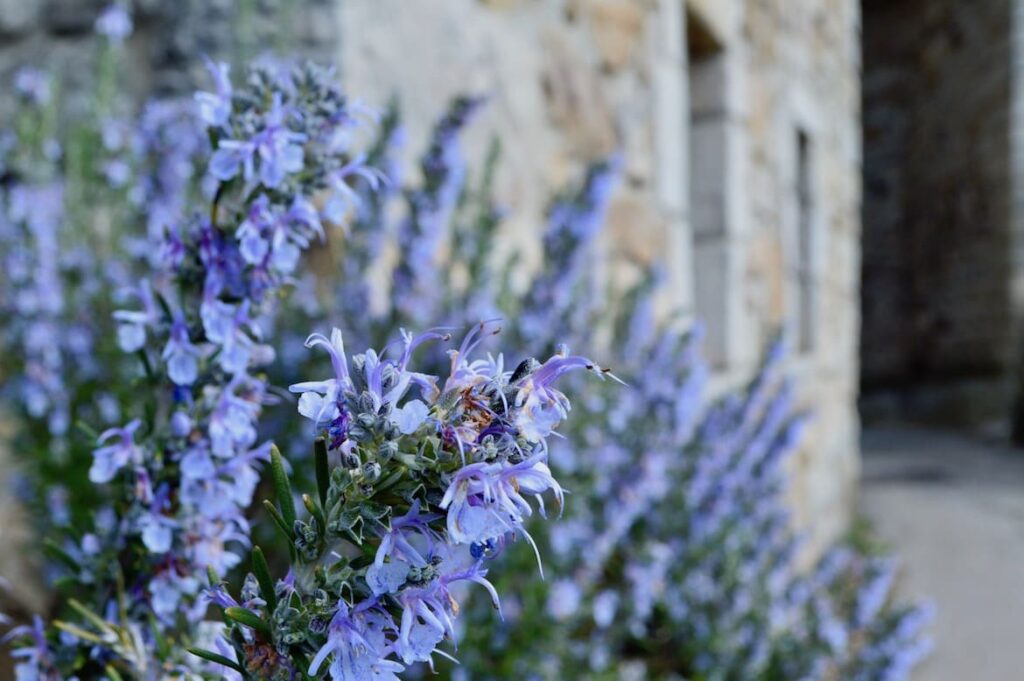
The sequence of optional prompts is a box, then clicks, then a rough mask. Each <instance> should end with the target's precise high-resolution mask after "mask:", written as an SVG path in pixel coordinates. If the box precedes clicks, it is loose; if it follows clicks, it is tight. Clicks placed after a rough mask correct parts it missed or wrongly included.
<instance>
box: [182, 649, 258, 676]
mask: <svg viewBox="0 0 1024 681" xmlns="http://www.w3.org/2000/svg"><path fill="white" fill-rule="evenodd" d="M188 652H190V653H192V654H193V655H195V656H196V657H201V658H203V659H204V660H209V661H210V662H213V663H215V664H219V665H223V666H225V667H227V668H228V669H234V670H235V671H236V672H238V673H239V674H242V673H244V672H245V670H244V669H242V665H240V664H238V663H237V662H235V661H234V660H229V659H228V658H226V657H224V656H223V655H218V654H217V653H215V652H213V651H211V650H203V649H202V648H188Z"/></svg>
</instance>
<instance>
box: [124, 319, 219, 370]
mask: <svg viewBox="0 0 1024 681" xmlns="http://www.w3.org/2000/svg"><path fill="white" fill-rule="evenodd" d="M144 340H145V339H143V341H144ZM123 347H124V346H123V344H122V348H123ZM140 347H141V344H140ZM200 354H201V353H200V351H199V348H197V347H196V346H195V345H193V344H192V341H191V339H190V338H189V332H188V326H187V325H186V324H185V320H184V319H182V318H181V316H180V315H179V316H178V317H177V318H175V320H174V322H172V324H171V333H170V338H169V339H168V340H167V345H165V346H164V351H163V359H164V361H165V362H167V375H168V377H170V379H171V380H172V381H173V382H174V383H175V384H176V385H192V384H193V383H195V381H196V378H197V377H198V376H199V357H200Z"/></svg>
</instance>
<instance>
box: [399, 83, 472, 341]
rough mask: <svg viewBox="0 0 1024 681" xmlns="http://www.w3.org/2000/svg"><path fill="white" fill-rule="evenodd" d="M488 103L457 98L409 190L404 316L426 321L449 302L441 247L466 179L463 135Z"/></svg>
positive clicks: (402, 241)
mask: <svg viewBox="0 0 1024 681" xmlns="http://www.w3.org/2000/svg"><path fill="white" fill-rule="evenodd" d="M483 103H484V99H483V98H481V97H466V96H462V97H456V98H455V99H454V100H453V101H452V103H451V105H450V106H449V109H448V112H447V113H446V114H445V115H444V116H443V117H442V118H441V120H440V121H438V123H437V125H436V126H435V127H434V133H433V136H432V137H431V141H430V146H429V148H428V150H427V152H426V153H425V154H424V155H423V158H422V159H421V161H420V169H421V171H422V174H423V178H422V186H421V187H419V188H418V189H415V190H411V191H409V192H407V193H406V200H407V201H408V204H409V214H408V216H407V217H406V219H405V220H404V221H403V223H402V225H401V228H400V231H399V245H400V248H401V251H400V253H401V256H400V259H399V263H398V265H397V266H396V267H395V270H394V272H393V274H392V290H391V301H392V305H393V306H394V307H395V312H396V315H397V317H398V318H400V319H404V320H408V321H410V322H411V323H415V324H423V323H424V322H427V321H428V320H430V319H432V315H433V314H436V313H437V312H438V310H439V303H440V302H442V301H443V296H442V291H441V288H440V287H441V282H440V280H439V277H438V272H439V268H438V260H437V259H438V251H439V247H440V244H441V242H442V240H443V239H444V238H445V236H446V230H447V229H448V228H449V227H450V224H451V220H452V215H453V212H454V210H455V208H456V204H457V203H458V200H459V197H460V195H461V193H462V189H463V186H464V184H465V174H466V169H465V160H464V158H463V156H462V152H461V149H460V144H459V135H460V133H461V132H462V130H463V129H464V128H465V127H466V126H467V125H468V124H469V123H470V121H471V120H472V119H473V117H474V116H475V115H476V113H477V112H478V111H479V110H480V108H481V106H482V105H483Z"/></svg>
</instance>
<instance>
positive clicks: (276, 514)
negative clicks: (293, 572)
mask: <svg viewBox="0 0 1024 681" xmlns="http://www.w3.org/2000/svg"><path fill="white" fill-rule="evenodd" d="M263 508H265V509H267V513H269V514H270V517H271V518H272V519H273V520H274V524H275V525H277V529H279V530H281V534H283V535H284V538H285V540H287V542H288V554H289V555H290V556H291V558H292V561H293V562H294V561H295V535H294V530H293V529H292V528H291V527H288V526H287V525H285V522H284V518H282V517H281V512H280V511H278V510H277V507H276V506H274V504H272V503H270V501H269V500H267V499H264V500H263Z"/></svg>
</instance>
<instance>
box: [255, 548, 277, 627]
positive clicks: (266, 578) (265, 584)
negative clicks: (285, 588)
mask: <svg viewBox="0 0 1024 681" xmlns="http://www.w3.org/2000/svg"><path fill="white" fill-rule="evenodd" d="M252 572H253V574H254V575H256V581H257V582H259V584H260V595H262V596H263V600H265V601H266V602H267V612H274V610H276V609H277V591H276V590H275V589H274V578H273V577H271V576H270V566H269V565H267V558H266V556H264V555H263V549H261V548H260V547H259V546H254V547H253V549H252Z"/></svg>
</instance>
